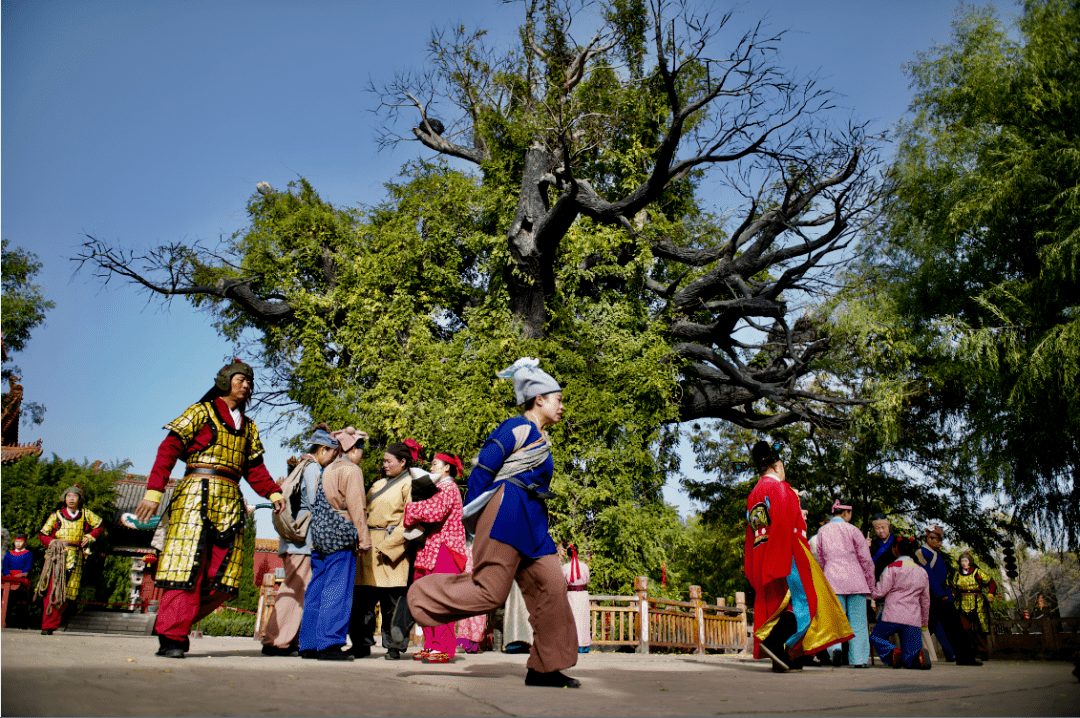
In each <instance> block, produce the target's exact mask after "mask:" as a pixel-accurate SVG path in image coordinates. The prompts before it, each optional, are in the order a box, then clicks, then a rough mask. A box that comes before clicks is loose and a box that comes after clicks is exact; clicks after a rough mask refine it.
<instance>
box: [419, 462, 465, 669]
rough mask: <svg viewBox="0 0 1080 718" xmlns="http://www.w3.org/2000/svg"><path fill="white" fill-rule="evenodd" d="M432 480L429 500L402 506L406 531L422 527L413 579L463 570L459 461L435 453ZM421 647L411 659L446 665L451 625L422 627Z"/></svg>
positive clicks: (453, 646) (453, 645) (452, 648)
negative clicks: (422, 639)
mask: <svg viewBox="0 0 1080 718" xmlns="http://www.w3.org/2000/svg"><path fill="white" fill-rule="evenodd" d="M430 473H431V477H432V479H433V480H434V481H435V488H436V489H437V492H436V494H435V495H434V496H432V497H431V498H430V499H426V500H424V501H414V502H411V503H409V504H407V505H406V506H405V516H404V518H403V523H404V525H405V528H406V529H410V530H414V529H415V528H417V527H424V544H423V546H422V547H421V548H420V549H419V550H418V551H417V552H416V562H415V568H414V569H413V580H414V581H415V580H419V579H421V578H423V577H424V576H427V575H430V574H433V573H442V574H451V575H457V574H460V573H463V572H464V571H465V569H466V566H467V563H468V558H467V555H466V552H467V549H466V547H465V526H464V525H463V524H462V508H463V507H462V504H461V491H460V490H459V489H458V486H457V483H456V482H455V481H454V479H456V478H457V477H458V476H460V475H461V474H462V473H463V468H462V465H461V459H459V458H458V457H457V456H454V455H453V454H443V453H438V454H435V458H434V459H433V460H432V462H431V471H430ZM423 631H424V647H423V649H421V650H420V651H419V652H418V653H417V654H416V655H415V656H414V658H415V659H416V660H422V661H423V662H424V663H449V662H450V661H451V660H453V658H454V655H455V653H456V651H457V640H456V637H455V631H456V627H455V625H454V623H445V624H443V625H441V626H423Z"/></svg>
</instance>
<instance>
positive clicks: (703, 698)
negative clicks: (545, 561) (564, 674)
mask: <svg viewBox="0 0 1080 718" xmlns="http://www.w3.org/2000/svg"><path fill="white" fill-rule="evenodd" d="M0 649H2V653H0V664H2V669H3V670H2V686H0V687H2V692H0V695H2V699H0V702H2V714H3V715H4V716H22V715H42V716H65V715H67V716H85V715H101V716H114V715H115V716H167V715H177V716H209V715H221V716H234V715H250V716H264V715H265V716H278V715H281V716H293V715H310V716H358V715H360V716H472V715H475V716H519V715H536V716H576V715H582V716H681V715H715V716H725V715H841V716H850V715H859V716H879V715H900V716H927V715H957V716H996V715H1010V716H1029V715H1030V716H1058V715H1060V716H1076V715H1080V683H1078V682H1077V680H1076V679H1075V678H1074V677H1073V676H1072V674H1071V671H1072V665H1071V664H1067V663H1042V662H1015V663H1014V662H1001V661H993V662H990V663H988V664H987V665H986V666H984V667H982V668H963V667H957V666H954V665H951V664H941V665H937V666H934V668H933V670H931V671H929V672H923V671H907V670H905V671H894V670H892V669H890V668H885V667H883V666H877V667H875V668H870V669H867V670H856V669H852V668H836V669H834V668H828V669H824V668H817V669H811V668H808V669H806V670H805V671H803V672H802V673H800V674H789V675H774V674H773V673H771V672H770V671H769V669H768V664H767V663H766V662H755V661H745V660H739V659H736V658H734V657H730V656H692V655H678V656H666V655H665V656H660V655H650V656H637V655H633V654H614V653H607V654H598V653H590V654H587V655H583V656H581V660H580V661H579V662H578V665H577V667H576V668H574V669H573V670H572V671H568V673H570V674H571V675H574V676H576V677H578V678H580V679H581V681H582V684H583V686H582V688H580V689H577V690H571V689H552V688H527V687H526V686H525V685H524V677H525V656H520V655H505V654H496V653H482V654H480V655H477V656H466V657H463V658H458V659H457V660H456V661H455V662H454V663H452V664H449V665H441V666H426V665H423V664H422V663H417V662H414V661H412V660H402V661H386V660H383V658H382V651H381V649H375V654H374V657H373V658H369V659H365V660H362V661H355V662H349V663H327V662H322V661H307V660H302V659H299V658H268V657H264V656H261V655H260V654H259V646H258V644H257V643H255V642H254V641H252V640H251V639H245V638H200V639H193V640H192V650H191V653H189V654H188V657H187V658H185V659H184V660H175V659H166V658H158V657H156V656H154V655H153V652H154V651H155V650H156V649H157V640H156V639H155V638H152V637H118V636H113V635H100V634H61V633H57V634H55V635H53V636H42V635H40V633H37V632H31V631H15V630H7V629H5V630H4V631H3V634H2V637H0Z"/></svg>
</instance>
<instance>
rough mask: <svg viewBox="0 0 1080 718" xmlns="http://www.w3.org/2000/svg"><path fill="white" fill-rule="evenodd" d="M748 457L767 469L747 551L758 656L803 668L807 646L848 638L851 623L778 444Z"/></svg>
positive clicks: (777, 666) (749, 508) (754, 496)
mask: <svg viewBox="0 0 1080 718" xmlns="http://www.w3.org/2000/svg"><path fill="white" fill-rule="evenodd" d="M750 458H751V461H752V463H753V465H754V466H755V467H756V468H757V470H758V471H759V472H760V473H761V478H760V479H759V480H758V482H757V484H756V485H755V486H754V489H753V490H752V491H751V492H750V496H749V497H748V498H747V500H746V544H745V553H744V558H743V571H744V573H745V574H746V578H747V580H749V581H750V585H751V586H752V587H753V588H754V658H763V657H768V658H770V659H772V662H773V667H772V668H773V671H775V672H777V673H786V672H788V671H799V670H802V668H801V661H800V660H799V659H800V658H801V657H802V655H803V654H804V653H816V652H818V651H820V650H821V649H823V648H825V647H826V646H829V645H832V644H834V643H840V642H843V641H847V640H850V639H851V637H852V634H851V626H850V625H848V621H847V618H846V617H845V615H844V611H843V609H842V608H841V607H840V604H839V602H838V601H837V599H836V594H835V593H833V592H832V590H831V589H830V587H829V584H828V581H827V580H826V579H825V575H824V574H823V573H822V572H821V567H820V566H818V563H817V561H816V560H815V559H814V557H813V556H812V555H811V553H810V545H809V543H808V542H807V539H806V522H805V521H804V520H803V517H802V511H801V508H800V506H799V497H798V496H797V495H796V494H795V491H794V490H792V488H791V486H789V485H788V483H787V481H786V478H787V477H786V474H785V472H784V462H783V461H781V460H780V455H779V453H778V451H777V447H775V446H771V445H770V444H769V443H768V442H766V441H758V442H757V443H756V444H754V446H753V447H751V450H750ZM762 654H764V656H763V655H762Z"/></svg>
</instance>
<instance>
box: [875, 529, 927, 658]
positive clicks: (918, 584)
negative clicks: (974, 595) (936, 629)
mask: <svg viewBox="0 0 1080 718" xmlns="http://www.w3.org/2000/svg"><path fill="white" fill-rule="evenodd" d="M918 548H919V544H918V543H917V542H916V541H915V539H913V538H901V539H894V540H893V541H891V542H890V546H889V554H890V555H891V556H892V557H893V558H894V559H896V560H894V561H893V562H892V563H890V564H889V565H888V566H886V567H885V570H884V571H882V572H881V579H880V580H879V581H878V582H877V585H876V586H875V587H874V592H873V594H871V595H873V597H874V598H876V599H885V604H884V607H883V608H882V610H881V618H880V619H879V620H878V621H877V623H875V624H874V632H873V633H871V634H870V642H871V643H872V644H873V645H874V648H875V649H876V650H877V652H878V656H880V657H881V662H882V663H884V664H885V665H887V666H892V667H893V668H921V669H923V670H929V669H930V651H928V650H927V649H925V648H923V640H922V629H923V627H925V626H926V625H927V624H928V622H929V621H930V578H929V577H928V576H927V575H926V571H923V570H922V567H921V566H920V565H919V564H917V563H916V562H915V552H916V551H917V550H918ZM893 634H899V635H900V647H899V648H894V647H893V644H892V642H891V641H890V640H889V638H890V637H891V636H892V635H893Z"/></svg>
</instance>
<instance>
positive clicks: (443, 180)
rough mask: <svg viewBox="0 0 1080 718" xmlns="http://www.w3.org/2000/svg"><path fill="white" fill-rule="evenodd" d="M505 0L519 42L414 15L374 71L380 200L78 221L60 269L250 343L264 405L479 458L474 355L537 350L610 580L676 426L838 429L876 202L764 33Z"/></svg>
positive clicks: (567, 503)
mask: <svg viewBox="0 0 1080 718" xmlns="http://www.w3.org/2000/svg"><path fill="white" fill-rule="evenodd" d="M523 8H524V24H523V25H522V27H521V28H520V31H519V33H518V36H517V38H516V40H515V41H513V42H508V43H507V44H498V43H492V42H491V41H490V40H489V38H488V37H487V35H486V34H485V33H484V32H483V31H469V30H466V29H464V28H456V29H451V30H447V31H436V32H435V33H434V35H433V37H432V39H431V43H430V54H429V58H428V62H427V65H426V69H425V70H424V71H422V72H420V73H416V74H399V75H398V76H396V77H394V78H392V79H390V80H388V81H387V82H385V83H384V84H381V85H373V86H372V87H371V88H370V89H371V90H372V91H373V92H374V93H376V95H377V96H378V98H379V112H381V114H382V118H383V120H384V122H383V124H382V125H381V127H382V130H381V133H380V137H379V139H380V142H381V143H383V145H384V146H389V145H395V144H398V143H401V142H406V141H411V142H414V143H416V144H417V145H418V146H419V149H421V154H422V155H423V156H422V157H418V158H417V159H416V160H415V161H413V162H410V163H409V164H408V165H407V167H406V170H405V172H404V173H403V176H402V177H401V178H400V179H399V180H398V181H396V182H394V183H391V184H388V185H387V191H388V198H387V200H386V202H385V203H383V204H382V205H379V206H376V207H371V208H363V209H355V210H351V209H350V210H346V209H340V208H335V207H332V206H330V205H329V204H327V203H325V202H323V201H322V200H321V199H320V198H319V197H318V194H317V193H316V192H315V190H314V189H313V188H311V187H310V186H309V185H307V183H306V182H300V183H297V184H295V185H294V186H291V187H290V188H288V189H286V190H284V191H277V190H274V189H273V188H271V187H269V186H266V185H263V186H261V187H260V191H259V194H257V195H255V196H254V197H253V198H252V200H251V202H250V204H249V213H250V216H251V219H252V222H251V226H250V227H249V228H247V229H246V230H244V231H242V232H239V233H237V234H236V235H235V236H233V237H232V238H231V239H229V240H228V241H226V242H225V243H224V244H223V246H221V247H216V248H208V247H198V246H196V247H192V246H184V245H180V244H176V245H171V246H168V247H161V248H158V249H156V250H153V251H151V252H147V253H133V252H131V251H125V250H124V249H122V248H118V247H115V246H110V245H107V244H105V243H103V242H100V241H98V240H96V239H93V238H91V239H90V241H88V242H87V243H86V245H85V248H84V252H83V253H82V255H81V256H80V257H79V260H80V261H82V262H84V263H89V265H90V266H92V267H93V268H94V270H95V271H96V272H97V273H98V274H99V275H100V276H101V277H102V279H104V280H105V281H108V280H109V279H110V278H113V277H116V276H119V277H123V278H126V279H129V280H132V281H134V282H136V283H138V284H139V285H140V286H142V287H144V288H146V289H148V290H150V291H152V292H155V293H157V294H160V295H162V296H164V297H173V296H181V295H182V296H186V297H188V298H189V300H190V301H192V302H193V303H195V304H196V306H200V307H204V308H206V309H207V310H208V311H210V312H211V313H212V314H213V316H214V318H215V320H216V321H217V323H218V326H219V327H220V328H221V329H222V330H223V331H224V332H225V333H226V334H227V335H228V336H230V337H233V338H241V337H243V336H248V337H254V339H253V341H254V343H255V345H256V346H257V349H258V351H259V353H260V358H261V360H262V362H263V363H264V364H266V365H267V366H268V367H269V368H270V369H271V371H272V372H273V380H272V381H271V382H269V386H268V387H264V389H268V391H264V397H266V398H267V400H268V401H269V402H271V403H279V404H288V405H289V406H290V407H292V408H293V410H294V411H295V412H298V413H299V415H301V416H303V417H306V418H318V419H327V420H330V421H331V422H333V421H349V422H351V423H355V424H357V425H363V426H364V427H365V428H367V429H368V430H369V431H373V432H374V433H376V434H377V435H379V436H382V437H385V438H390V437H402V436H404V435H415V436H417V438H419V439H421V443H424V442H425V441H426V442H428V443H430V444H431V445H434V446H438V447H440V448H442V449H450V450H455V451H461V452H464V453H466V454H468V453H470V452H473V451H475V450H476V448H477V446H478V443H479V441H480V440H482V438H483V436H484V435H485V434H486V432H487V431H489V430H490V428H491V427H492V425H493V424H494V422H495V421H497V420H498V419H501V418H503V417H505V416H506V415H507V413H508V411H509V409H508V406H507V404H508V401H507V400H508V398H509V395H510V391H509V387H508V386H503V385H501V384H499V383H497V382H496V381H495V380H494V379H493V375H494V372H495V370H497V369H498V368H501V366H504V365H506V364H508V363H509V362H510V361H512V360H513V359H514V358H516V357H517V356H518V355H520V354H532V355H536V356H540V357H541V358H542V359H543V361H544V362H545V364H544V366H545V368H548V369H549V370H551V371H552V372H553V373H554V374H555V375H556V376H557V377H559V378H560V379H561V380H562V381H564V383H565V386H566V389H567V392H566V393H567V401H568V402H569V409H568V413H567V418H566V419H565V420H564V422H563V423H562V424H561V425H560V426H559V428H558V429H557V431H556V436H557V439H558V450H557V457H556V458H557V461H558V464H559V469H560V476H561V477H562V478H561V479H560V482H561V483H558V482H557V483H556V491H557V492H558V493H559V494H560V499H559V500H558V501H556V502H554V504H553V506H552V510H553V514H554V516H555V517H556V519H557V520H558V529H557V531H558V532H559V533H561V534H562V535H564V536H567V537H576V538H579V539H580V538H581V537H582V536H583V535H587V536H592V537H598V536H603V537H605V538H603V539H597V540H598V541H600V542H601V543H602V544H603V545H604V546H605V547H606V548H607V549H610V550H611V551H612V552H615V551H617V552H618V555H619V556H620V557H621V558H620V562H619V565H620V566H623V567H625V570H623V569H622V568H619V567H618V566H616V562H614V560H612V563H611V565H610V566H606V565H604V563H603V561H604V559H598V560H600V564H601V565H599V566H594V575H598V576H599V577H600V578H601V580H603V581H606V582H608V583H610V584H612V585H618V584H623V585H624V584H625V581H626V579H627V577H628V576H632V572H634V571H640V570H644V569H643V567H652V568H654V569H655V570H657V571H658V570H659V565H655V566H654V565H653V564H655V563H656V562H655V560H654V559H655V555H656V552H655V550H654V549H655V546H653V545H643V544H640V543H639V542H635V540H633V538H632V537H630V536H629V534H628V533H627V529H626V528H625V522H622V523H620V521H619V517H620V516H626V515H627V512H628V510H630V509H634V508H635V507H637V508H638V509H641V511H643V512H644V514H643V515H648V516H652V517H653V520H654V525H663V524H664V523H665V522H668V521H670V520H672V519H673V514H671V513H670V509H666V508H664V507H663V504H662V501H661V499H660V488H661V486H662V485H663V483H664V480H665V477H666V475H667V474H668V473H669V472H670V471H671V470H672V469H673V468H675V467H676V466H677V457H675V455H674V447H675V443H676V433H675V432H676V427H677V426H678V424H679V422H682V421H686V420H691V419H699V418H704V419H718V420H724V421H728V422H732V423H735V424H737V425H739V426H743V427H747V428H752V429H757V430H763V429H770V428H775V427H780V426H784V425H789V424H792V423H795V422H803V421H807V422H813V423H816V424H820V425H836V424H837V423H839V422H842V421H843V418H842V412H838V411H837V410H836V408H837V407H842V406H844V405H848V404H850V403H852V402H853V401H858V399H857V398H852V397H849V396H842V395H834V394H833V393H831V392H830V391H829V390H828V388H827V387H828V382H827V381H824V380H823V372H825V371H826V367H825V366H824V364H823V363H822V359H823V358H824V357H825V355H826V354H827V352H828V351H829V348H830V339H829V334H828V332H827V316H826V315H824V314H822V313H820V312H817V311H816V310H815V308H816V307H817V306H819V301H818V300H819V299H820V298H821V297H822V296H823V295H824V294H827V293H828V291H829V288H830V281H831V280H832V278H833V276H834V272H833V267H834V266H835V264H836V263H837V262H838V261H840V260H841V259H842V258H843V257H844V250H845V248H847V247H848V245H849V243H850V242H851V241H852V239H853V238H854V237H855V236H857V235H858V233H859V232H860V230H861V228H862V227H863V225H864V223H865V222H866V221H868V219H869V213H870V210H871V208H872V207H873V205H874V203H875V201H876V200H877V194H878V184H877V183H876V179H875V176H876V175H875V172H876V168H877V160H876V153H875V148H874V144H873V142H872V141H870V140H869V139H868V138H867V137H866V135H865V133H864V131H863V129H862V127H860V126H852V125H847V126H842V127H834V125H833V123H832V116H831V105H830V100H829V95H828V93H826V92H824V91H822V90H819V89H818V88H817V87H816V86H815V84H814V82H813V81H810V80H804V81H795V80H793V79H791V78H788V77H787V76H786V75H785V74H784V73H783V72H782V71H781V70H780V68H778V67H777V66H776V65H775V64H774V59H775V51H774V47H775V45H776V42H777V41H778V40H779V39H780V38H779V36H778V35H770V34H767V33H765V32H763V31H762V30H761V28H760V27H759V28H754V29H753V30H751V31H750V32H748V33H746V34H744V35H742V36H738V35H736V36H734V37H729V36H728V35H729V32H730V31H729V27H728V26H729V24H730V17H729V16H724V17H721V18H717V19H713V18H710V17H708V16H697V15H695V14H694V13H693V12H692V11H691V10H690V9H688V7H686V6H685V5H681V4H673V5H669V4H665V3H653V4H649V5H647V4H646V3H644V2H636V1H633V0H629V1H628V0H615V1H613V2H608V3H601V4H592V3H590V4H586V5H580V4H577V3H562V2H555V1H545V2H541V1H540V0H530V1H529V2H527V3H524V5H523ZM582 24H591V25H592V27H590V28H588V32H587V36H583V37H576V36H575V34H574V33H573V32H571V29H572V28H576V27H578V26H580V25H582ZM710 198H719V199H722V200H723V201H724V202H727V201H729V200H733V201H734V204H733V205H732V206H727V205H726V204H725V205H723V206H714V202H713V200H712V199H710ZM570 485H573V486H574V487H575V488H574V490H573V491H570V490H569V486H570ZM639 528H640V527H639ZM646 533H648V532H646ZM650 556H652V557H653V558H649V557H650Z"/></svg>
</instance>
